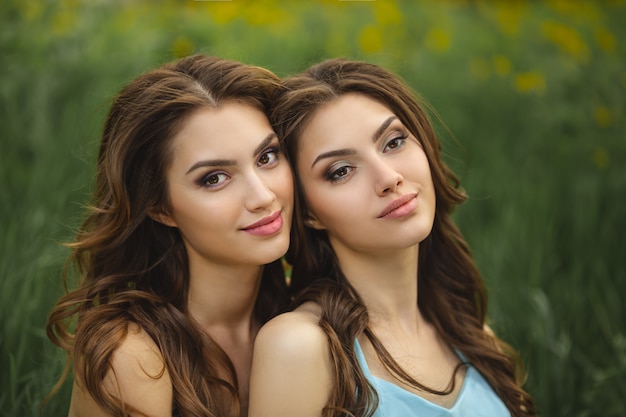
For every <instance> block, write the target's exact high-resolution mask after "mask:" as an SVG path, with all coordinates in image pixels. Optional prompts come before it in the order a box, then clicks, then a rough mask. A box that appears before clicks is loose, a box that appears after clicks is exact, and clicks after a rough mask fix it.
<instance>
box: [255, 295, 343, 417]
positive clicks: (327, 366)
mask: <svg viewBox="0 0 626 417" xmlns="http://www.w3.org/2000/svg"><path fill="white" fill-rule="evenodd" d="M318 322H319V312H318V311H316V309H315V306H314V305H313V306H302V308H298V309H297V310H295V311H292V312H289V313H284V314H282V315H280V316H277V317H275V318H274V319H272V320H271V321H269V322H268V323H266V324H265V325H264V326H263V327H262V328H261V330H260V331H259V334H258V336H257V339H256V341H255V345H254V355H253V359H252V371H251V375H250V409H249V416H250V417H291V416H294V415H297V416H299V417H320V416H321V415H322V409H323V408H324V406H325V405H326V403H327V401H328V398H329V395H330V390H331V388H332V385H333V382H334V381H333V378H332V375H333V372H332V363H331V358H330V351H329V346H328V340H327V338H326V334H325V333H324V331H323V330H322V328H321V327H320V326H319V324H318Z"/></svg>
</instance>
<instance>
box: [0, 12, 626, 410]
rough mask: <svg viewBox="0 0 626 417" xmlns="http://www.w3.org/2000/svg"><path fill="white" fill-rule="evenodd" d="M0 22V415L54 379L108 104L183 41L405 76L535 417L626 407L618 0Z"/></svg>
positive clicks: (212, 49)
mask: <svg viewBox="0 0 626 417" xmlns="http://www.w3.org/2000/svg"><path fill="white" fill-rule="evenodd" d="M0 19H1V22H0V57H1V60H2V61H1V64H0V175H1V182H0V202H1V204H0V277H1V279H0V330H1V332H0V415H4V416H35V415H37V414H38V407H39V404H40V402H41V399H42V398H43V397H44V396H45V394H46V393H47V392H48V390H49V389H50V388H51V387H52V386H53V384H54V382H55V380H56V378H57V377H58V376H59V375H60V373H61V370H62V367H63V361H64V356H63V354H62V352H60V351H59V350H58V349H56V348H55V347H54V346H52V345H51V343H50V342H48V340H47V339H46V337H45V333H44V324H45V321H46V315H47V313H48V311H49V309H50V308H51V307H52V305H53V303H54V301H55V299H56V298H57V297H58V296H59V295H60V294H61V293H62V287H61V283H60V273H61V267H62V264H63V261H64V259H65V257H66V256H67V254H68V252H67V250H66V249H64V248H63V247H62V246H61V245H60V242H64V241H68V240H70V239H71V238H72V235H73V230H74V229H75V228H76V226H77V225H78V224H79V223H80V220H81V217H82V209H81V205H82V204H83V203H84V202H85V201H86V199H87V198H88V195H89V191H90V187H91V185H92V175H93V167H94V156H95V152H96V147H97V143H98V139H99V133H100V129H101V125H102V121H103V117H104V113H105V111H106V109H107V106H108V100H109V99H110V98H111V96H112V95H113V94H114V93H115V92H116V91H118V90H119V89H120V88H121V87H122V86H123V85H124V84H125V83H126V82H128V81H130V80H131V79H132V78H134V77H135V76H137V75H138V74H139V73H141V72H143V71H146V70H148V69H151V68H153V67H154V66H156V65H157V64H160V63H162V62H165V61H169V60H171V59H173V58H176V57H181V56H184V55H187V54H190V53H194V52H204V53H209V54H217V55H221V56H224V57H227V58H231V59H237V60H241V61H244V62H247V63H252V64H257V65H262V66H265V67H267V68H269V69H271V70H274V71H275V72H276V73H278V74H279V75H281V76H283V75H288V74H291V73H294V72H295V71H299V70H301V69H304V68H305V67H306V66H308V65H309V64H311V63H313V62H316V61H319V60H321V59H323V58H327V57H334V56H345V57H350V58H357V59H364V60H368V61H371V62H374V63H377V64H380V65H382V66H384V67H386V68H388V69H390V70H393V71H394V72H396V73H398V74H399V75H401V76H402V77H404V78H405V79H406V80H407V81H408V82H409V83H410V85H411V86H412V87H413V88H414V89H415V90H417V91H418V92H419V93H420V94H421V95H422V96H423V97H424V98H425V99H426V100H428V102H429V103H431V104H432V105H433V107H434V108H435V109H436V110H437V112H438V114H439V116H440V117H441V120H442V121H443V123H444V124H439V125H438V126H439V127H438V129H439V131H440V132H441V134H442V140H443V143H444V151H445V154H446V158H447V159H448V161H449V162H450V164H451V165H452V166H453V167H454V168H455V170H456V171H457V172H458V174H459V175H460V177H461V179H462V182H463V185H464V187H465V188H466V190H467V192H468V194H469V196H470V199H469V201H468V202H467V203H466V204H464V205H463V206H461V207H460V208H459V209H458V210H457V211H456V213H455V218H456V220H457V221H458V223H459V225H460V227H461V228H462V230H463V232H464V233H465V235H466V237H467V239H468V241H469V242H470V245H471V247H472V248H473V251H474V254H475V256H476V259H477V262H478V264H479V267H480V268H481V271H482V272H483V274H484V277H485V280H486V281H487V284H488V287H489V292H490V317H491V319H492V325H493V327H494V328H495V329H496V331H497V332H498V333H499V334H500V335H501V336H502V337H503V338H504V339H505V340H507V341H509V342H510V343H511V344H513V345H514V346H515V347H516V348H518V350H519V351H520V352H521V355H522V358H523V360H524V363H525V364H526V367H527V371H528V383H527V388H528V390H530V391H531V393H532V394H533V395H534V397H535V398H536V402H537V406H538V409H539V412H540V414H541V415H543V416H568V417H569V416H575V417H586V416H603V417H610V416H624V415H626V405H625V404H626V400H625V398H626V325H625V324H624V323H625V322H626V311H625V307H624V303H623V302H622V299H623V298H624V296H625V295H626V274H625V266H626V262H625V261H624V255H625V252H626V250H625V249H626V244H625V241H624V236H623V235H624V232H625V231H626V224H625V223H626V222H625V220H624V217H625V216H626V210H625V208H626V207H625V202H626V198H625V196H626V193H625V191H626V169H625V167H624V163H625V161H626V158H625V157H626V142H625V138H626V136H625V127H626V117H625V115H626V108H625V105H626V100H625V97H626V59H625V58H626V46H625V42H626V25H625V24H624V22H626V2H625V1H623V0H614V1H602V2H601V1H585V2H583V1H507V2H505V1H499V2H495V1H491V2H490V1H437V2H436V1H422V2H420V1H409V0H406V1H401V0H397V1H392V0H376V1H358V2H357V1H337V0H326V1H322V0H319V1H302V2H292V1H270V0H262V1H243V0H232V1H222V2H217V1H190V0H178V1H168V2H158V1H154V0H153V1H150V0H142V1H140V0H128V1H105V0H98V1H95V0H89V1H88V0H82V1H81V0H63V1H52V0H47V1H46V0H5V1H3V2H2V3H0ZM69 385H70V384H66V386H65V388H64V389H63V390H62V391H61V393H60V394H59V395H57V396H56V397H55V398H54V399H53V400H52V401H51V402H50V403H49V404H48V406H46V408H45V409H44V415H46V416H63V415H66V413H67V404H68V398H69Z"/></svg>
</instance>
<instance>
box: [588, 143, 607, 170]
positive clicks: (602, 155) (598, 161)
mask: <svg viewBox="0 0 626 417" xmlns="http://www.w3.org/2000/svg"><path fill="white" fill-rule="evenodd" d="M592 159H593V164H594V165H595V166H596V168H598V169H604V168H606V167H607V166H609V159H610V157H609V153H608V152H607V150H606V149H604V148H596V149H594V151H593V155H592Z"/></svg>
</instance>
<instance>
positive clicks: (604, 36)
mask: <svg viewBox="0 0 626 417" xmlns="http://www.w3.org/2000/svg"><path fill="white" fill-rule="evenodd" d="M595 37H596V42H598V46H599V47H600V49H602V50H603V51H604V52H606V53H608V54H610V53H613V52H615V35H613V33H611V31H610V30H608V29H607V28H605V27H599V28H597V29H596V32H595Z"/></svg>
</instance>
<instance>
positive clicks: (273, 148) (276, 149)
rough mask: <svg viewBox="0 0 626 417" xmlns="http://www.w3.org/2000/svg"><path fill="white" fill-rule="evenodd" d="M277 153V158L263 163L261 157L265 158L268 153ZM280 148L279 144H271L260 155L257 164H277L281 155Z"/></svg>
mask: <svg viewBox="0 0 626 417" xmlns="http://www.w3.org/2000/svg"><path fill="white" fill-rule="evenodd" d="M272 153H273V154H275V159H274V160H273V161H269V162H267V163H265V164H262V163H261V158H263V157H264V156H267V155H268V154H272ZM280 153H281V152H280V148H279V147H277V146H271V147H269V148H267V149H266V150H265V151H264V152H263V153H262V154H261V156H259V159H258V160H257V166H264V165H270V164H272V166H273V165H275V163H276V162H278V158H279V156H280Z"/></svg>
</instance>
